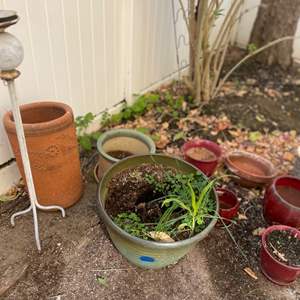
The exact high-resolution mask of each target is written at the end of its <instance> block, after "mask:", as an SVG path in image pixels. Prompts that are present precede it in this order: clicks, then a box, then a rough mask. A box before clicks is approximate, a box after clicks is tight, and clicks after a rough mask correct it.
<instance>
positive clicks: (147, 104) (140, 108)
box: [102, 93, 159, 125]
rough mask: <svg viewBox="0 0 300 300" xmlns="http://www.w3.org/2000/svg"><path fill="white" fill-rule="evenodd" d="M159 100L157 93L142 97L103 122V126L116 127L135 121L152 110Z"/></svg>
mask: <svg viewBox="0 0 300 300" xmlns="http://www.w3.org/2000/svg"><path fill="white" fill-rule="evenodd" d="M158 100H159V95H158V94H155V93H148V94H144V95H141V96H139V97H138V98H137V99H136V100H135V102H134V103H133V104H132V105H131V106H128V105H125V106H124V107H123V109H122V110H121V111H120V112H119V113H117V114H113V115H112V116H111V117H110V118H106V119H105V120H104V121H102V124H103V125H109V124H113V125H116V124H120V123H121V122H124V121H127V120H131V119H134V118H135V117H137V116H140V115H143V114H144V113H145V112H146V111H148V110H150V109H152V108H153V106H154V104H155V103H157V102H158Z"/></svg>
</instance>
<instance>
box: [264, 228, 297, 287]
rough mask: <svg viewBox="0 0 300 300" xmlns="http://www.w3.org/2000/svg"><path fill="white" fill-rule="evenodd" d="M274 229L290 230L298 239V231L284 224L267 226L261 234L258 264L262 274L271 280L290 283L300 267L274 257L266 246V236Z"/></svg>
mask: <svg viewBox="0 0 300 300" xmlns="http://www.w3.org/2000/svg"><path fill="white" fill-rule="evenodd" d="M274 230H290V231H291V232H292V233H293V234H295V235H296V236H297V237H298V238H299V239H300V231H299V230H297V229H296V228H293V227H289V226H285V225H274V226H271V227H268V228H267V229H266V230H265V231H264V232H263V234H262V246H261V251H260V266H261V270H262V272H263V274H264V275H265V276H266V277H267V278H268V279H269V280H271V281H272V282H274V283H276V284H279V285H287V284H290V283H292V282H293V281H295V280H296V279H297V277H298V276H300V267H296V266H288V265H286V264H283V263H282V262H280V261H278V260H277V259H275V258H274V257H273V256H272V255H271V254H270V252H269V250H268V248H267V236H268V234H270V233H271V232H272V231H274Z"/></svg>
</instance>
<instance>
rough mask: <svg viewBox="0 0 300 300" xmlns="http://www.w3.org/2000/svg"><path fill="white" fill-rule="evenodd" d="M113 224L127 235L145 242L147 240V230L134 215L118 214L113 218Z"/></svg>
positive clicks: (131, 213)
mask: <svg viewBox="0 0 300 300" xmlns="http://www.w3.org/2000/svg"><path fill="white" fill-rule="evenodd" d="M114 222H115V223H116V224H117V225H118V226H119V227H120V228H122V229H123V230H125V231H126V232H127V233H129V234H131V235H133V236H136V237H139V238H142V239H145V240H147V239H148V235H147V233H148V231H149V230H148V228H147V226H146V225H145V224H143V223H142V221H141V218H140V217H139V216H138V215H137V214H136V213H133V212H130V213H128V212H124V213H120V214H118V215H117V216H116V217H115V218H114Z"/></svg>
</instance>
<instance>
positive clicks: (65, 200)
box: [3, 102, 83, 208]
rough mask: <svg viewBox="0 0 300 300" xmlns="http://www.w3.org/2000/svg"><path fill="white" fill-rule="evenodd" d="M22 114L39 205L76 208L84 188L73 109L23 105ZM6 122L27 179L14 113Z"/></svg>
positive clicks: (61, 105)
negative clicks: (73, 206)
mask: <svg viewBox="0 0 300 300" xmlns="http://www.w3.org/2000/svg"><path fill="white" fill-rule="evenodd" d="M20 111H21V116H22V120H23V128H24V132H25V137H26V144H27V149H28V155H29V159H30V165H31V169H32V175H33V180H34V185H35V189H36V194H37V198H38V202H39V203H40V204H41V205H60V206H62V207H65V208H66V207H69V206H71V205H73V204H74V203H75V202H77V201H78V200H79V198H80V197H81V194H82V190H83V185H82V179H81V173H80V161H79V152H78V145H77V137H76V132H75V127H74V117H73V113H72V109H71V108H70V107H69V106H68V105H66V104H64V103H59V102H35V103H30V104H25V105H22V106H20ZM3 122H4V126H5V129H6V132H7V135H8V138H9V141H10V144H11V146H12V149H13V152H14V155H15V157H16V160H17V164H18V168H19V170H20V173H21V174H22V177H23V179H24V180H25V175H24V170H23V164H22V158H21V155H20V150H19V144H18V139H17V135H16V128H15V123H14V119H13V115H12V112H11V111H10V112H7V113H6V114H5V115H4V119H3ZM25 181H26V180H25Z"/></svg>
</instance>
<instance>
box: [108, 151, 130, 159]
mask: <svg viewBox="0 0 300 300" xmlns="http://www.w3.org/2000/svg"><path fill="white" fill-rule="evenodd" d="M107 154H108V155H109V156H112V157H114V158H117V159H123V158H125V157H129V156H131V155H133V153H131V152H129V151H118V150H115V151H108V152H107Z"/></svg>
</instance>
